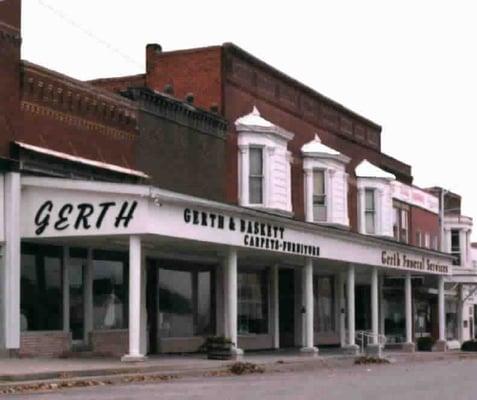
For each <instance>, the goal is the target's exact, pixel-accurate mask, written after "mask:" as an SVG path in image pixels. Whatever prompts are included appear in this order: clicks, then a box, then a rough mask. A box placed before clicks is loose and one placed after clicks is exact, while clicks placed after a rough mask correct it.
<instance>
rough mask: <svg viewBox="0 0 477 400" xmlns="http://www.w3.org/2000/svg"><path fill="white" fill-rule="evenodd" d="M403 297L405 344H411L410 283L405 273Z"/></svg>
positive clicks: (409, 275)
mask: <svg viewBox="0 0 477 400" xmlns="http://www.w3.org/2000/svg"><path fill="white" fill-rule="evenodd" d="M404 297H405V309H406V343H413V340H412V283H411V274H410V273H407V274H406V278H405V280H404Z"/></svg>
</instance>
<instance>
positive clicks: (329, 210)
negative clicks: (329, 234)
mask: <svg viewBox="0 0 477 400" xmlns="http://www.w3.org/2000/svg"><path fill="white" fill-rule="evenodd" d="M334 175H335V171H334V170H333V169H328V170H327V171H325V176H326V177H327V183H328V186H327V187H326V188H325V192H326V221H327V222H336V221H335V220H334V218H333V199H334V198H336V197H334V196H333V185H334Z"/></svg>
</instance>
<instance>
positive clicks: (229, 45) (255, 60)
mask: <svg viewBox="0 0 477 400" xmlns="http://www.w3.org/2000/svg"><path fill="white" fill-rule="evenodd" d="M222 47H223V48H224V50H226V51H232V52H234V53H238V54H239V55H240V56H242V57H243V58H246V59H247V60H248V61H250V62H251V63H253V64H256V65H258V66H259V67H262V68H266V69H268V70H270V71H271V72H272V73H273V74H275V75H278V76H279V77H280V78H282V79H284V80H287V81H289V82H291V83H293V84H294V85H296V86H298V87H300V88H301V89H302V90H304V91H306V92H308V93H309V94H311V95H313V96H317V97H319V98H320V99H321V100H323V101H325V102H327V103H329V104H330V105H332V106H333V107H335V108H337V109H339V110H341V111H344V112H345V113H348V114H351V115H352V116H353V117H355V118H357V119H360V120H361V121H362V122H364V123H366V124H368V125H370V126H372V127H373V128H375V129H378V130H379V131H381V130H382V127H381V125H379V124H377V123H376V122H374V121H371V120H370V119H368V118H366V117H363V116H362V115H360V114H358V113H357V112H355V111H353V110H350V109H349V108H346V107H345V106H343V105H342V104H341V103H338V102H337V101H335V100H332V99H330V98H329V97H327V96H325V95H323V94H321V93H319V92H317V91H316V90H314V89H312V88H311V87H309V86H307V85H305V84H304V83H302V82H300V81H298V80H296V79H295V78H292V77H291V76H289V75H287V74H285V73H284V72H282V71H280V70H279V69H277V68H275V67H273V66H271V65H270V64H268V63H266V62H265V61H263V60H261V59H259V58H257V57H256V56H254V55H253V54H251V53H249V52H247V51H246V50H244V49H242V48H241V47H239V46H237V45H236V44H234V43H231V42H225V43H224V44H223V45H222Z"/></svg>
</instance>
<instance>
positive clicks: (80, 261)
mask: <svg viewBox="0 0 477 400" xmlns="http://www.w3.org/2000/svg"><path fill="white" fill-rule="evenodd" d="M86 263H87V258H86V253H85V252H84V251H82V250H78V251H76V250H75V249H70V256H69V258H68V265H67V266H66V268H68V277H69V292H70V299H69V300H70V313H69V314H70V317H69V318H70V321H69V324H70V331H71V337H72V345H73V349H74V350H81V349H82V347H83V346H84V345H85V342H86V341H85V339H86V338H85V325H84V321H85V307H84V299H85V272H86Z"/></svg>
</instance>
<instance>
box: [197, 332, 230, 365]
mask: <svg viewBox="0 0 477 400" xmlns="http://www.w3.org/2000/svg"><path fill="white" fill-rule="evenodd" d="M233 346H234V343H232V341H231V340H230V339H229V338H227V337H225V336H209V337H207V339H206V340H205V342H204V344H203V345H202V350H204V351H205V352H206V353H207V358H208V359H210V360H230V359H231V358H232V349H233Z"/></svg>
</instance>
